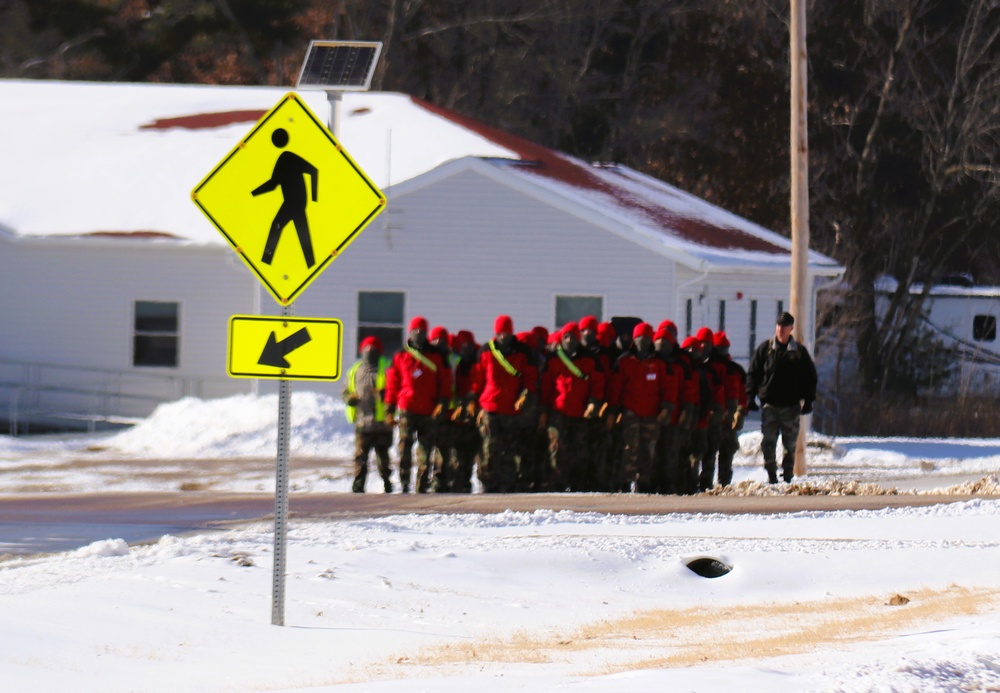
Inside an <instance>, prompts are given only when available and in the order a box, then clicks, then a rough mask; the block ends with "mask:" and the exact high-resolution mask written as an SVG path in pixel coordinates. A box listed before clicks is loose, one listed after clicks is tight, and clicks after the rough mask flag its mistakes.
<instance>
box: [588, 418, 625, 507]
mask: <svg viewBox="0 0 1000 693" xmlns="http://www.w3.org/2000/svg"><path fill="white" fill-rule="evenodd" d="M586 422H587V468H586V472H585V473H584V475H583V488H582V490H584V491H613V490H614V488H615V485H616V483H615V482H616V481H617V474H616V473H615V469H614V466H613V465H612V462H611V456H610V453H609V450H610V448H611V433H610V432H609V431H608V427H607V425H606V424H605V422H604V419H603V418H596V419H586Z"/></svg>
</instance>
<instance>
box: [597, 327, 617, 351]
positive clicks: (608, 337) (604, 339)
mask: <svg viewBox="0 0 1000 693" xmlns="http://www.w3.org/2000/svg"><path fill="white" fill-rule="evenodd" d="M615 336H616V335H615V326H614V325H612V324H611V323H610V322H602V323H601V324H600V325H598V326H597V341H598V343H600V345H601V346H602V347H609V346H611V342H613V341H615Z"/></svg>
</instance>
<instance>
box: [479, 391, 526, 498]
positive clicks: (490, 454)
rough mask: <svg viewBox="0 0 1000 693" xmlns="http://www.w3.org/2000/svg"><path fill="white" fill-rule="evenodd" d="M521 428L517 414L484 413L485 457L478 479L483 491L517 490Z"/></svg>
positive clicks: (481, 463) (507, 491) (508, 491)
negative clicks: (518, 447)
mask: <svg viewBox="0 0 1000 693" xmlns="http://www.w3.org/2000/svg"><path fill="white" fill-rule="evenodd" d="M520 430H521V426H520V423H519V422H518V420H517V416H516V415H508V414H492V413H490V412H487V411H483V412H481V416H480V422H479V433H480V434H481V435H482V436H483V456H482V459H480V461H479V482H480V483H481V484H482V485H483V492H484V493H510V492H512V491H514V490H515V486H516V484H517V456H518V450H517V443H518V433H519V432H520Z"/></svg>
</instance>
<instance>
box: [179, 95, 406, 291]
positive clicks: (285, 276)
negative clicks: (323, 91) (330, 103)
mask: <svg viewBox="0 0 1000 693" xmlns="http://www.w3.org/2000/svg"><path fill="white" fill-rule="evenodd" d="M321 171H322V172H323V189H322V190H320V172H321ZM261 181H264V182H261ZM334 191H336V194H334ZM191 199H192V200H193V201H194V203H195V204H196V205H198V208H199V209H201V211H202V212H204V214H205V216H206V217H208V220H209V221H211V222H212V224H213V225H215V227H216V228H217V229H218V230H219V232H220V233H221V234H222V235H223V236H225V238H226V240H227V241H228V242H229V245H231V246H232V248H233V250H235V251H236V252H237V253H238V254H239V256H240V259H241V260H243V262H245V263H246V265H247V267H249V268H250V269H251V270H252V271H253V273H254V274H255V275H257V278H258V279H260V281H261V284H263V285H264V287H265V288H266V289H267V290H268V291H270V292H271V295H272V296H273V297H274V299H275V300H276V301H277V302H278V303H279V304H281V305H283V306H287V305H288V304H290V303H291V302H292V301H293V300H295V298H296V297H297V296H298V295H299V294H301V293H302V291H303V290H305V288H306V287H307V286H308V285H309V284H310V282H312V281H313V280H314V279H316V277H318V276H319V275H320V274H321V273H322V272H323V270H324V269H326V268H327V267H329V266H330V263H331V262H333V261H334V260H335V259H336V258H338V257H340V256H341V255H342V254H343V252H344V250H345V249H346V248H347V246H348V245H350V244H351V242H352V241H353V240H354V239H355V238H357V237H358V235H359V234H360V233H361V232H362V231H363V230H364V229H365V227H366V226H368V224H369V223H370V222H371V220H372V219H374V218H375V217H376V216H378V214H379V213H380V212H381V211H382V210H383V209H385V204H386V200H385V196H384V195H382V192H381V191H380V190H379V189H378V188H377V187H376V186H375V184H374V183H372V181H371V180H369V178H368V176H367V175H365V172H364V171H362V170H361V167H360V166H358V164H357V163H356V162H355V161H354V159H352V158H351V157H350V155H349V154H348V153H347V152H346V151H345V150H344V148H343V147H342V146H341V145H340V143H339V142H337V140H336V139H335V138H334V137H333V135H332V134H331V133H330V131H329V130H328V129H327V127H326V125H324V124H323V123H322V122H321V121H320V119H319V118H317V117H316V114H314V113H313V112H312V111H311V110H309V107H308V106H306V104H305V103H304V102H303V101H302V100H301V99H300V98H299V97H298V95H296V94H287V95H286V96H285V97H284V98H283V99H282V100H281V101H279V102H278V103H277V104H276V105H275V106H274V108H272V109H271V110H270V111H268V112H267V113H265V114H264V116H263V117H262V118H261V119H260V120H259V121H257V124H256V125H254V127H253V129H251V130H250V132H248V133H247V134H246V136H245V137H244V138H243V139H242V140H241V141H240V142H239V144H237V145H236V146H235V147H233V149H232V150H231V151H230V152H229V154H228V155H227V156H226V157H225V158H224V159H223V160H222V161H220V162H219V163H218V164H217V165H216V167H215V168H214V169H213V170H212V172H211V173H209V174H208V175H207V176H205V178H204V179H203V180H202V181H201V183H199V184H198V187H196V188H195V189H194V190H192V191H191ZM290 225H291V226H294V227H295V235H296V237H297V238H298V245H299V246H300V247H301V248H302V255H299V253H298V252H296V251H295V250H294V249H292V245H294V242H293V241H289V240H288V239H287V238H286V239H285V243H284V245H282V244H281V237H282V235H286V236H287V235H289V234H290V233H291V231H288V230H287V229H288V226H290ZM279 245H282V248H284V250H279V249H278V246H279ZM303 257H304V258H305V262H303V261H302V258H303Z"/></svg>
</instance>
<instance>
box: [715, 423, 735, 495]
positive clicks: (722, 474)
mask: <svg viewBox="0 0 1000 693" xmlns="http://www.w3.org/2000/svg"><path fill="white" fill-rule="evenodd" d="M739 449H740V432H739V429H733V427H732V425H731V424H730V425H725V424H723V426H722V438H721V439H720V440H719V485H720V486H729V484H731V483H733V458H734V457H736V453H737V452H738V451H739Z"/></svg>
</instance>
